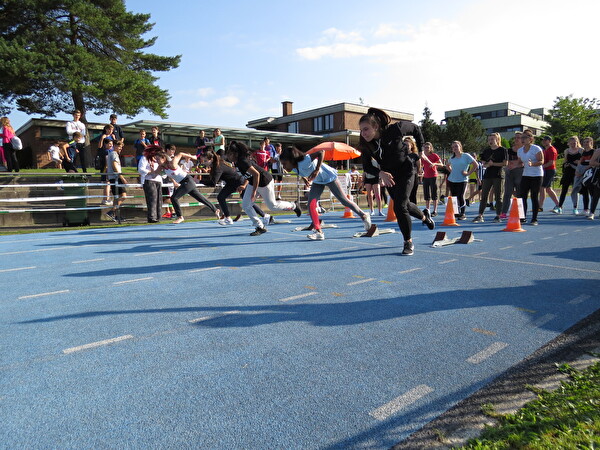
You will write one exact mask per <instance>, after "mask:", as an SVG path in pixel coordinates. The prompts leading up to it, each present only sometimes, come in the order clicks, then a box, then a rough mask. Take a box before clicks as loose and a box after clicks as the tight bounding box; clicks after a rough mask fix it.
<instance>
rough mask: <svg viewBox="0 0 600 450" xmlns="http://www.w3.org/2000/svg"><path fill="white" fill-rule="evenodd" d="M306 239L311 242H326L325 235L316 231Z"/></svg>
mask: <svg viewBox="0 0 600 450" xmlns="http://www.w3.org/2000/svg"><path fill="white" fill-rule="evenodd" d="M306 237H307V238H309V239H310V240H311V241H324V240H325V235H324V234H323V232H322V231H314V232H313V233H310V234H309V235H307V236H306Z"/></svg>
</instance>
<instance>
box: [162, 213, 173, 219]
mask: <svg viewBox="0 0 600 450" xmlns="http://www.w3.org/2000/svg"><path fill="white" fill-rule="evenodd" d="M162 218H163V219H171V218H173V214H172V213H170V212H166V213H164V214H163V215H162Z"/></svg>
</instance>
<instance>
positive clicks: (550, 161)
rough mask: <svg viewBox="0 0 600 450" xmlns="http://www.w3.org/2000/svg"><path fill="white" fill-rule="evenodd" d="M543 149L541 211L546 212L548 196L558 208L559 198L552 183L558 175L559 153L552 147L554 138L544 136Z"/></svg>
mask: <svg viewBox="0 0 600 450" xmlns="http://www.w3.org/2000/svg"><path fill="white" fill-rule="evenodd" d="M542 147H544V165H543V166H542V167H543V168H544V179H543V180H542V189H540V208H539V210H540V211H543V210H544V200H545V199H546V195H548V197H550V198H551V199H552V201H553V202H554V207H555V208H558V197H557V196H556V192H554V190H553V189H552V181H553V180H554V176H555V175H556V158H558V151H557V150H556V149H555V148H554V146H553V145H552V137H550V136H544V137H543V138H542Z"/></svg>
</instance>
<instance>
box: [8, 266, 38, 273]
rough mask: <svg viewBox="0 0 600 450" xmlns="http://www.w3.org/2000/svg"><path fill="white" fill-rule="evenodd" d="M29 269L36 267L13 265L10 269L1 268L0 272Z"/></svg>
mask: <svg viewBox="0 0 600 450" xmlns="http://www.w3.org/2000/svg"><path fill="white" fill-rule="evenodd" d="M29 269H37V267H36V266H29V267H13V268H12V269H2V270H0V273H4V272H16V271H18V270H29Z"/></svg>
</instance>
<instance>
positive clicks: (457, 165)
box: [446, 141, 485, 220]
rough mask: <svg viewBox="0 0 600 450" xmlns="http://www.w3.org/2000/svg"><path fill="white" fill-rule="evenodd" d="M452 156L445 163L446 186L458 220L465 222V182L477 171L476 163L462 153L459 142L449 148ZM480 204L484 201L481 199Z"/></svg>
mask: <svg viewBox="0 0 600 450" xmlns="http://www.w3.org/2000/svg"><path fill="white" fill-rule="evenodd" d="M450 148H451V149H452V152H453V155H452V156H451V157H450V159H449V160H448V162H447V163H446V168H447V169H448V170H449V171H450V174H449V175H448V181H447V184H448V186H449V187H450V194H451V195H452V196H453V197H455V198H456V201H457V203H458V211H455V214H458V219H459V220H465V219H466V218H467V217H466V216H465V205H466V202H465V191H466V190H467V181H468V179H469V176H470V175H471V174H472V173H473V172H475V171H476V170H477V161H476V160H475V158H473V157H472V156H471V155H469V154H468V153H463V151H462V144H461V142H460V141H454V142H453V143H452V145H451V146H450ZM481 202H482V203H484V202H485V200H484V199H483V198H482V199H481Z"/></svg>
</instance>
